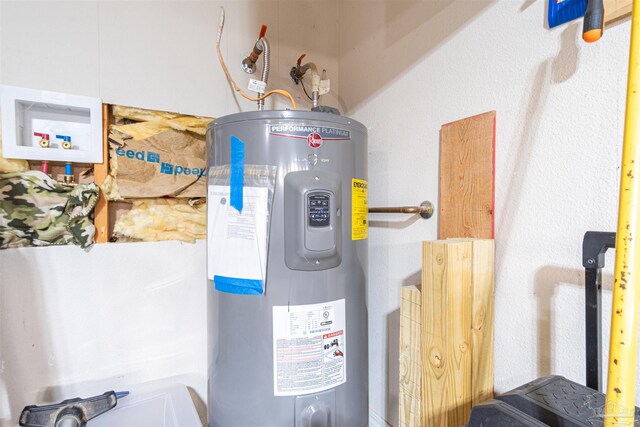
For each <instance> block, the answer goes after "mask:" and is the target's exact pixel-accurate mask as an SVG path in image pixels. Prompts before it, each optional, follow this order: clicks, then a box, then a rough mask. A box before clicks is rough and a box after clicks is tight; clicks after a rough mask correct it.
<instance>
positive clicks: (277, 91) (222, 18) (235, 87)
mask: <svg viewBox="0 0 640 427" xmlns="http://www.w3.org/2000/svg"><path fill="white" fill-rule="evenodd" d="M224 21H225V13H224V7H222V6H220V21H219V24H218V34H217V36H216V53H217V54H218V61H220V67H221V68H222V71H223V72H224V75H225V76H226V77H227V81H228V82H229V84H231V87H232V88H233V90H234V91H235V92H237V93H239V94H240V95H241V96H242V97H243V98H245V99H248V100H250V101H257V102H258V108H260V109H262V108H261V106H262V105H264V102H263V103H260V101H262V100H264V99H265V98H267V97H269V96H271V95H274V94H278V95H282V96H285V97H287V98H288V99H289V101H291V107H292V108H293V109H294V110H295V109H296V108H297V107H296V101H295V99H293V96H291V94H290V93H289V92H287V91H286V90H282V89H274V90H270V91H268V92H267V93H264V94H263V95H261V96H259V97H258V98H254V97H253V96H249V95H248V94H247V93H245V91H243V90H242V88H240V87H239V86H238V85H237V84H236V82H235V81H234V80H233V77H231V73H229V69H228V68H227V66H226V65H225V63H224V59H223V58H222V51H221V50H220V40H221V39H222V31H223V29H224ZM263 31H264V32H266V31H267V28H266V27H264V28H263V30H262V31H260V35H261V36H264V33H263ZM260 39H262V40H263V41H262V42H261V43H260V44H259V46H258V47H259V48H260V49H259V50H261V49H263V48H264V46H267V50H268V49H269V47H268V42H267V40H266V39H265V38H264V37H260ZM260 39H258V41H260ZM256 44H258V43H256ZM266 54H267V52H265V57H266V56H267V55H266ZM249 57H250V58H251V55H249ZM255 60H257V57H255ZM255 60H253V59H251V61H254V65H255ZM251 61H249V62H247V66H249V68H247V72H249V73H253V70H254V68H253V67H250V65H251ZM268 62H269V61H268V58H267V63H266V64H265V65H266V67H264V68H265V69H266V71H267V73H266V74H265V69H263V75H264V77H265V78H267V79H268V78H269V76H268V72H269V70H268V68H269V67H268V66H269V63H268ZM248 70H251V71H248ZM264 86H265V87H266V84H264Z"/></svg>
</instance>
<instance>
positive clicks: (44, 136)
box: [33, 132, 50, 148]
mask: <svg viewBox="0 0 640 427" xmlns="http://www.w3.org/2000/svg"><path fill="white" fill-rule="evenodd" d="M33 136H38V137H40V142H39V143H38V144H39V145H40V147H42V148H49V145H50V144H49V134H48V133H41V132H34V133H33Z"/></svg>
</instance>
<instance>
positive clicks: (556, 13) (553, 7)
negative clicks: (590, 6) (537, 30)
mask: <svg viewBox="0 0 640 427" xmlns="http://www.w3.org/2000/svg"><path fill="white" fill-rule="evenodd" d="M548 1H549V13H548V16H547V18H548V21H549V28H553V27H555V26H558V25H560V24H564V23H565V22H569V21H573V20H574V19H578V18H580V17H581V16H584V13H585V12H586V10H587V0H564V1H559V0H548Z"/></svg>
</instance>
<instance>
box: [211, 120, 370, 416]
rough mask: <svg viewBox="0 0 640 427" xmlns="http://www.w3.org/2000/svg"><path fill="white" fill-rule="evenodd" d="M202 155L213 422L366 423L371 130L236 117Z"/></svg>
mask: <svg viewBox="0 0 640 427" xmlns="http://www.w3.org/2000/svg"><path fill="white" fill-rule="evenodd" d="M207 148H208V182H209V189H208V201H207V203H208V237H207V239H208V241H207V264H208V276H209V279H210V280H209V281H208V293H207V295H208V298H207V299H208V301H207V303H208V327H209V334H208V335H209V384H208V391H209V398H208V408H209V409H208V413H209V426H211V427H249V426H261V427H262V426H287V427H288V426H295V427H336V426H348V427H361V426H366V425H367V424H368V362H367V359H368V356H367V307H366V281H367V279H366V276H367V242H366V239H367V226H368V224H367V131H366V128H365V127H364V126H363V125H362V124H360V123H358V122H357V121H355V120H352V119H349V118H346V117H342V116H338V115H333V114H327V113H319V112H306V111H256V112H248V113H239V114H233V115H229V116H226V117H222V118H220V119H217V120H216V121H215V122H214V123H212V124H211V125H210V126H209V129H208V131H207Z"/></svg>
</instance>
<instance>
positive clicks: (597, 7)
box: [582, 0, 604, 43]
mask: <svg viewBox="0 0 640 427" xmlns="http://www.w3.org/2000/svg"><path fill="white" fill-rule="evenodd" d="M603 31H604V1H603V0H587V10H586V12H585V13H584V21H583V24H582V38H583V40H584V41H586V42H587V43H593V42H596V41H598V40H600V37H602V32H603Z"/></svg>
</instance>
